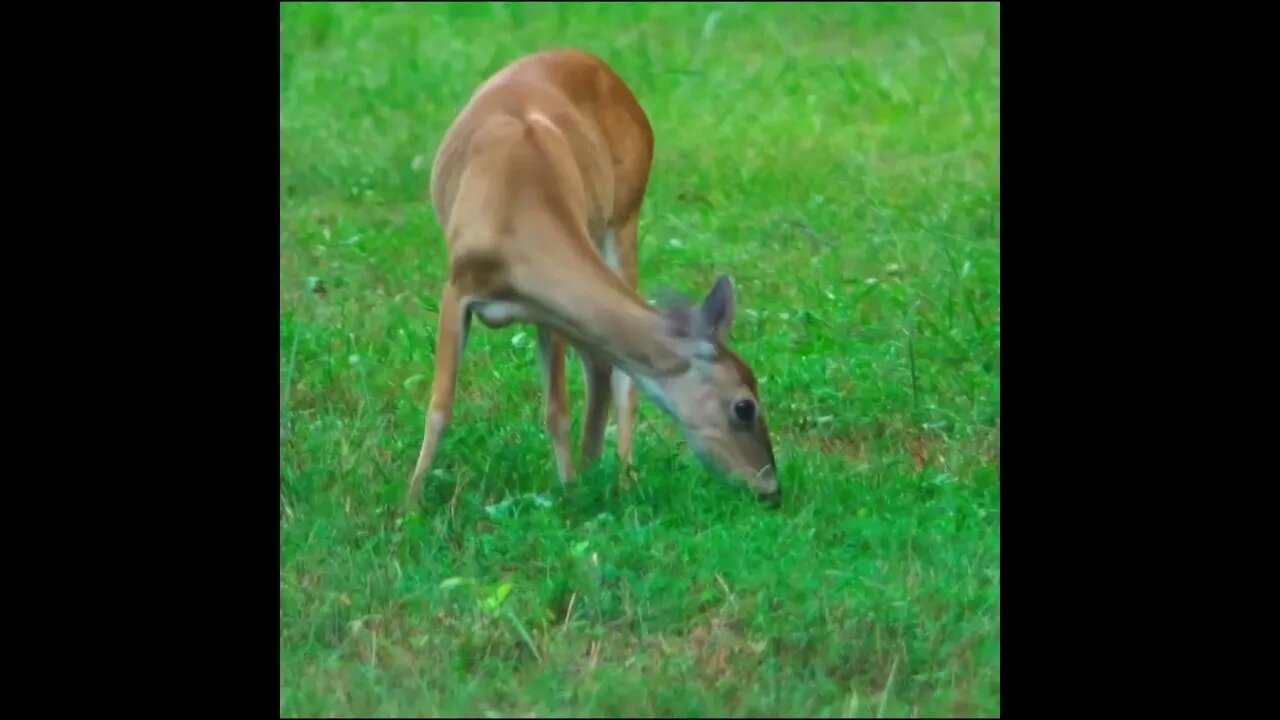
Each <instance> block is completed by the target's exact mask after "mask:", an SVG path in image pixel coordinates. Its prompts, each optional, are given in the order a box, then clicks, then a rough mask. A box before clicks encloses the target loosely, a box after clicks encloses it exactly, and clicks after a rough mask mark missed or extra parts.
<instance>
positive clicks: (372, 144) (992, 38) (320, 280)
mask: <svg viewBox="0 0 1280 720" xmlns="http://www.w3.org/2000/svg"><path fill="white" fill-rule="evenodd" d="M280 37H281V58H280V60H281V65H280V161H281V170H280V228H281V229H280V374H281V397H280V418H281V421H280V433H281V435H280V475H281V478H280V505H281V513H280V670H281V686H280V710H281V713H282V715H288V716H296V715H353V714H364V715H481V714H488V715H507V716H535V715H536V716H544V715H581V716H591V715H597V714H600V715H644V716H661V715H680V716H707V715H759V716H774V715H784V716H785V715H808V716H873V715H884V716H904V715H920V716H944V715H954V714H968V715H979V714H981V715H996V714H998V713H999V710H1000V679H999V677H1000V569H999V568H1000V530H999V527H1000V490H999V461H998V457H999V439H1000V423H999V420H1000V292H999V279H1000V275H999V262H1000V254H999V234H1000V189H999V185H1000V170H999V150H1000V140H999V133H1000V80H999V71H1000V24H999V10H998V8H996V7H995V6H991V5H960V4H938V5H835V4H814V5H799V4H790V3H788V4H779V5H763V4H698V3H691V4H665V3H664V4H612V3H610V4H605V3H600V4H578V5H569V4H565V5H549V4H529V5H523V4H516V3H498V4H493V5H487V4H455V5H440V4H421V5H409V4H398V3H393V4H381V5H355V4H353V5H326V4H314V5H288V6H285V7H283V9H282V11H281V23H280ZM553 45H558V46H576V47H581V48H584V49H587V50H590V51H593V52H596V53H598V54H600V55H601V56H603V57H604V58H605V59H606V60H607V61H609V62H610V63H611V64H612V65H613V66H614V67H615V68H616V69H617V70H618V71H619V72H620V74H621V75H622V76H623V77H624V78H625V79H626V80H627V81H628V82H629V83H630V84H631V85H632V87H633V89H634V90H635V92H636V94H637V96H638V97H639V98H640V100H641V102H642V103H643V105H644V106H645V108H646V109H647V111H648V112H649V114H650V116H651V120H652V123H653V125H654V129H655V132H656V136H657V154H656V160H655V167H654V176H653V180H652V184H651V186H650V187H651V189H650V193H649V195H648V196H647V201H646V204H645V206H644V212H643V216H642V220H641V230H640V233H641V245H642V247H641V256H640V262H641V283H642V291H644V292H646V293H650V294H651V293H652V292H653V291H655V290H658V289H661V288H663V287H672V288H677V289H680V290H682V291H685V292H687V293H689V294H698V295H701V294H702V293H705V292H706V291H707V290H708V289H709V288H710V286H711V283H712V281H713V280H714V278H715V275H716V274H717V273H719V272H728V273H731V274H732V275H733V277H734V279H735V281H736V284H737V288H738V294H739V295H738V297H739V308H740V309H739V319H738V322H737V324H736V326H735V329H734V338H735V345H736V347H737V348H738V349H739V350H740V352H741V353H742V354H743V355H744V357H746V358H747V359H748V361H749V362H750V363H751V364H752V365H753V366H754V368H755V370H756V373H757V375H758V376H759V378H760V381H761V388H762V393H763V402H764V407H765V409H766V412H767V413H768V415H769V421H770V425H771V428H772V430H773V432H774V442H775V446H776V451H777V456H778V461H779V465H780V467H781V471H782V482H783V487H784V491H785V504H784V506H783V507H782V509H781V510H778V511H772V512H771V511H768V510H767V509H765V508H762V507H761V506H760V505H759V504H757V503H756V502H755V501H754V500H752V499H751V498H750V497H749V496H748V495H747V494H746V493H745V492H743V491H740V490H738V489H736V488H734V487H731V486H726V485H724V484H722V483H718V482H715V481H713V480H710V479H709V478H708V477H707V476H706V475H705V474H704V472H703V471H702V470H701V468H700V467H699V466H698V465H697V464H696V461H694V460H693V459H691V457H690V456H689V454H688V453H687V452H686V449H685V447H684V445H683V443H682V440H681V438H680V435H679V433H678V431H677V430H676V428H675V426H674V423H673V422H672V421H670V420H669V419H668V418H666V417H665V416H664V415H662V414H661V412H660V411H658V410H657V409H656V408H655V407H654V406H652V405H650V404H647V403H644V404H642V405H641V407H640V410H639V414H638V422H639V425H638V428H637V431H636V451H635V457H636V460H637V465H638V468H637V469H638V480H637V482H636V483H635V484H634V485H633V486H631V487H620V486H619V485H618V484H617V483H616V482H615V476H616V474H617V469H618V468H617V461H616V457H615V455H614V445H613V444H612V434H609V435H608V436H607V442H606V449H605V454H606V455H605V459H604V461H602V463H601V464H600V465H598V466H597V467H595V468H593V469H591V470H590V471H588V472H587V473H586V474H585V475H583V476H582V477H581V478H580V479H579V481H578V482H577V483H576V484H574V485H572V486H569V487H560V486H559V482H558V480H557V479H556V472H555V462H554V459H553V456H552V453H551V446H550V442H549V440H548V438H547V436H546V433H545V432H544V430H543V427H542V412H543V411H542V395H541V390H540V381H539V371H538V365H537V360H536V357H535V351H534V347H533V344H534V343H533V333H532V331H531V329H529V328H520V327H512V328H507V329H504V330H499V331H494V330H489V329H487V328H484V327H483V326H477V327H478V328H479V330H478V331H477V332H475V333H473V336H472V339H471V343H470V345H469V347H468V350H467V354H466V359H465V362H464V365H463V366H462V372H461V377H460V382H459V391H458V393H459V395H458V405H457V410H456V413H455V417H454V422H453V425H452V426H451V429H450V431H449V433H448V434H447V435H446V437H445V440H444V442H443V444H442V447H441V450H440V452H439V455H438V456H437V461H436V465H435V467H436V470H435V472H434V473H433V476H432V477H431V478H429V482H428V484H427V487H426V488H425V491H424V495H423V504H422V511H421V513H420V514H418V515H411V516H408V517H405V516H404V515H403V513H401V512H399V509H400V502H401V500H402V497H403V494H404V491H405V488H406V483H407V480H408V476H409V473H410V471H411V470H412V466H413V462H414V460H415V458H416V454H417V450H418V444H419V442H420V440H421V436H422V427H423V421H424V414H425V403H426V400H427V395H428V393H429V388H430V382H431V376H430V374H431V366H432V353H433V349H434V338H435V335H434V333H435V323H436V317H435V304H436V299H437V297H438V295H439V289H440V283H441V281H442V278H443V277H444V269H445V265H444V258H443V255H442V249H443V245H442V241H441V237H440V230H439V228H438V226H437V225H436V222H435V218H434V215H433V213H432V211H431V209H430V207H429V203H428V200H427V199H428V171H429V167H430V163H431V158H432V155H433V153H434V151H435V148H436V144H437V142H438V140H439V139H440V137H441V135H442V134H443V132H444V130H445V128H446V127H447V125H448V124H449V122H450V121H451V120H452V118H453V116H454V114H455V113H456V112H457V110H458V109H459V108H460V107H461V106H462V104H463V102H464V101H465V100H466V98H467V96H468V95H469V94H470V92H471V91H472V90H473V88H474V87H475V86H476V85H477V84H478V83H479V82H480V81H481V80H482V79H483V78H484V77H485V76H486V75H487V74H489V73H490V72H492V71H494V70H496V69H498V68H499V67H500V66H502V65H503V64H505V63H506V62H508V61H509V60H511V59H514V58H515V57H517V56H519V55H521V54H524V53H527V52H530V51H533V50H536V49H539V48H544V47H548V46H553ZM572 368H573V370H574V372H573V373H571V375H570V390H571V393H572V395H571V397H572V398H573V400H574V405H575V407H574V433H575V444H576V438H577V433H578V432H579V429H580V424H579V423H580V414H581V409H582V398H583V392H584V390H583V383H582V378H581V375H580V372H579V371H578V366H577V365H576V364H574V365H573V366H572Z"/></svg>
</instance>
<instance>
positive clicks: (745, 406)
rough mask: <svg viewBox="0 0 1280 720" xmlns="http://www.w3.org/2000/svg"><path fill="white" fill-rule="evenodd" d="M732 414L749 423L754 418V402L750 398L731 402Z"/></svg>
mask: <svg viewBox="0 0 1280 720" xmlns="http://www.w3.org/2000/svg"><path fill="white" fill-rule="evenodd" d="M733 414H734V415H735V416H736V417H737V418H738V419H739V420H741V421H742V422H744V423H747V424H751V421H752V420H755V418H756V404H755V403H753V402H751V401H750V400H739V401H738V402H736V403H734V404H733Z"/></svg>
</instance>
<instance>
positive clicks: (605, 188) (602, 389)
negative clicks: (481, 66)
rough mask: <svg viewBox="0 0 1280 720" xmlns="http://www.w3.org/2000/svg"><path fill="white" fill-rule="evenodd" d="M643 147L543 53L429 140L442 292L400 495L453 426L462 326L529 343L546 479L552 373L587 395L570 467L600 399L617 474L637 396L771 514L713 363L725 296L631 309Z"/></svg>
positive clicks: (554, 411) (587, 66) (634, 119)
mask: <svg viewBox="0 0 1280 720" xmlns="http://www.w3.org/2000/svg"><path fill="white" fill-rule="evenodd" d="M652 161H653V130H652V128H651V127H650V125H649V120H648V118H647V117H646V115H645V113H644V110H643V109H641V107H640V105H639V103H638V102H637V101H636V98H635V96H634V95H632V93H631V91H630V90H629V89H628V88H627V86H626V84H624V83H623V81H622V79H621V78H619V77H618V75H617V74H615V73H614V72H613V70H612V69H611V68H609V66H607V65H606V64H605V63H604V62H603V61H601V60H600V59H599V58H596V57H594V56H592V55H590V54H587V53H585V52H580V51H575V50H554V51H547V52H541V53H537V54H534V55H530V56H527V57H524V58H521V59H519V60H517V61H515V62H514V63H512V64H510V65H508V66H507V67H506V68H504V69H502V70H501V71H499V72H498V73H497V74H495V75H494V76H492V77H491V78H489V80H487V81H486V82H485V83H483V84H482V85H481V86H480V88H479V89H478V90H477V91H476V92H475V94H474V95H472V97H471V98H470V100H469V101H468V103H467V105H466V106H465V107H464V108H463V109H462V111H461V113H460V114H459V115H458V117H457V118H456V119H455V120H454V123H453V125H452V126H451V127H450V128H449V129H448V131H447V132H446V133H445V136H444V139H443V140H442V142H441V145H440V149H439V152H438V153H437V155H436V158H435V161H434V164H433V166H432V171H431V197H432V202H433V204H434V206H435V212H436V217H437V219H438V220H439V222H440V225H441V227H442V228H443V230H444V238H445V243H446V246H447V252H448V259H449V260H448V261H449V275H448V280H447V281H446V283H445V286H444V289H443V291H442V293H441V296H440V311H439V328H438V331H437V339H436V355H435V373H434V377H433V379H432V387H431V403H430V407H429V408H428V411H427V420H426V431H425V435H424V437H423V440H422V449H421V452H420V453H419V455H418V462H417V466H416V467H415V468H414V471H413V476H412V478H411V479H410V482H409V493H408V501H409V503H410V505H413V504H416V502H417V499H418V496H419V493H420V491H421V484H422V477H423V475H424V474H425V473H426V472H427V471H428V470H429V469H430V467H431V464H432V460H433V458H434V455H435V452H436V447H437V445H438V443H439V442H440V438H441V436H442V435H443V434H444V432H445V430H446V428H447V427H448V426H449V422H450V419H451V417H452V415H453V401H454V390H455V387H456V384H457V377H458V365H459V363H460V361H461V359H462V356H463V350H464V348H465V346H466V342H467V333H468V331H469V329H470V327H471V318H472V316H473V315H478V316H479V317H480V320H481V322H483V323H484V324H485V325H487V326H489V327H491V328H500V327H505V326H507V325H509V324H511V323H513V322H518V323H529V324H533V325H536V326H537V337H538V351H539V357H540V360H541V365H542V369H543V384H544V388H545V391H546V428H547V432H548V433H549V434H550V436H551V442H552V445H553V447H554V449H555V457H556V463H557V466H558V468H559V472H560V479H561V481H563V482H569V481H570V480H571V479H572V477H573V474H574V468H573V462H572V459H571V456H570V447H569V416H568V413H569V401H568V398H567V397H566V394H565V375H564V374H565V357H566V348H567V345H573V346H574V348H575V350H577V352H578V354H579V355H580V357H581V359H582V364H583V368H584V371H585V378H586V390H587V392H586V396H587V397H586V411H585V412H586V416H585V419H584V421H583V430H582V443H581V459H580V461H581V464H583V465H585V464H588V463H591V462H594V461H595V460H597V459H598V458H599V457H600V454H601V446H602V444H603V437H604V425H605V421H606V419H607V417H608V413H609V403H610V399H611V398H612V400H613V402H614V403H615V404H616V408H617V413H618V436H617V440H618V456H619V458H620V460H621V462H622V465H623V467H627V466H629V464H630V462H631V442H632V440H631V435H632V429H633V418H634V414H635V401H636V390H635V387H634V385H633V382H634V384H635V385H639V386H640V388H641V389H642V390H644V392H645V395H647V396H648V397H649V398H650V399H651V400H653V401H654V402H655V403H657V404H658V405H659V406H660V407H662V408H663V409H664V410H666V412H667V413H669V414H670V415H671V416H672V417H674V418H675V419H676V421H677V422H679V424H680V426H681V427H682V428H683V430H684V433H685V436H686V438H687V439H688V441H689V444H690V446H691V447H692V449H693V450H694V452H695V453H696V455H697V457H698V458H699V459H700V460H701V461H702V463H703V464H704V465H706V466H708V467H709V468H711V469H713V470H717V471H720V472H722V473H726V474H728V475H730V476H734V477H737V478H739V479H740V480H741V481H743V482H744V483H745V484H746V485H747V487H748V488H750V489H751V490H752V491H753V492H754V493H755V494H756V495H758V496H759V497H760V498H761V499H763V500H766V501H770V502H771V503H773V504H775V505H776V504H778V503H779V502H780V501H781V492H780V489H779V485H778V475H777V468H776V466H775V463H774V457H773V447H772V442H771V440H770V437H769V431H768V428H767V426H766V425H765V417H764V413H763V412H762V411H761V409H760V398H759V390H758V389H757V387H756V380H755V376H754V375H753V374H752V372H751V369H750V368H749V367H747V365H746V363H744V362H743V361H742V359H741V358H739V357H738V355H737V354H735V353H734V352H733V351H732V350H731V349H729V345H728V337H729V329H730V327H731V326H732V324H733V319H734V307H735V299H734V289H733V285H732V283H731V282H730V281H729V278H728V277H727V276H721V277H720V278H719V279H717V280H716V282H715V284H714V285H713V287H712V288H711V290H710V292H709V293H708V294H707V296H706V298H705V299H704V300H703V301H702V303H701V304H700V305H698V306H693V305H692V304H690V303H688V302H675V303H671V304H667V305H666V306H664V307H661V308H655V307H653V306H652V305H650V304H649V303H648V302H646V301H645V300H644V299H643V298H642V297H641V296H640V295H639V294H637V290H636V288H637V281H638V262H637V247H636V242H637V232H636V230H637V223H638V221H639V217H640V205H641V202H642V201H643V198H644V193H645V190H646V187H647V185H648V182H649V171H650V166H651V164H652Z"/></svg>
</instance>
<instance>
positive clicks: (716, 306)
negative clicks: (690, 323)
mask: <svg viewBox="0 0 1280 720" xmlns="http://www.w3.org/2000/svg"><path fill="white" fill-rule="evenodd" d="M734 309H735V303H734V296H733V281H731V280H730V279H729V276H728V275H721V276H720V277H718V278H716V284H715V285H713V286H712V287H711V292H709V293H707V297H706V299H705V300H703V301H702V307H701V308H699V320H700V321H701V326H702V327H701V329H702V333H703V335H704V337H706V339H708V340H713V339H714V340H715V341H717V342H719V343H721V344H724V342H725V340H726V339H728V337H729V329H730V328H731V327H733V316H734Z"/></svg>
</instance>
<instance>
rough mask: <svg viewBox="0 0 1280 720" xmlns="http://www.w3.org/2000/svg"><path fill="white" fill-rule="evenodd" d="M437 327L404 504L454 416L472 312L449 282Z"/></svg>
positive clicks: (414, 495)
mask: <svg viewBox="0 0 1280 720" xmlns="http://www.w3.org/2000/svg"><path fill="white" fill-rule="evenodd" d="M439 323H440V324H439V326H438V327H437V328H436V359H435V372H434V375H433V377H432V380H431V404H430V405H429V406H428V408H427V422H426V430H425V431H424V432H423V438H422V448H421V449H420V450H419V451H418V463H417V465H416V466H415V467H414V469H413V476H412V477H411V478H410V479H409V492H408V495H407V497H406V504H408V505H409V506H410V507H412V506H414V505H416V504H417V502H418V497H419V495H420V494H421V492H422V478H423V476H424V475H426V473H427V471H428V470H430V469H431V463H432V461H433V459H434V458H435V454H436V448H437V447H438V446H439V444H440V438H441V437H442V436H443V435H444V432H445V430H446V429H447V428H448V427H449V422H450V420H451V419H452V418H453V398H454V391H455V389H456V388H457V383H458V365H459V364H460V363H461V361H462V353H463V351H464V350H465V349H466V346H467V335H468V333H469V332H470V329H471V313H470V312H469V311H467V310H464V309H463V308H462V306H461V303H460V302H459V298H458V291H457V289H456V288H455V287H454V285H453V284H452V283H446V284H445V288H444V291H443V292H442V293H441V295H440V321H439Z"/></svg>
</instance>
